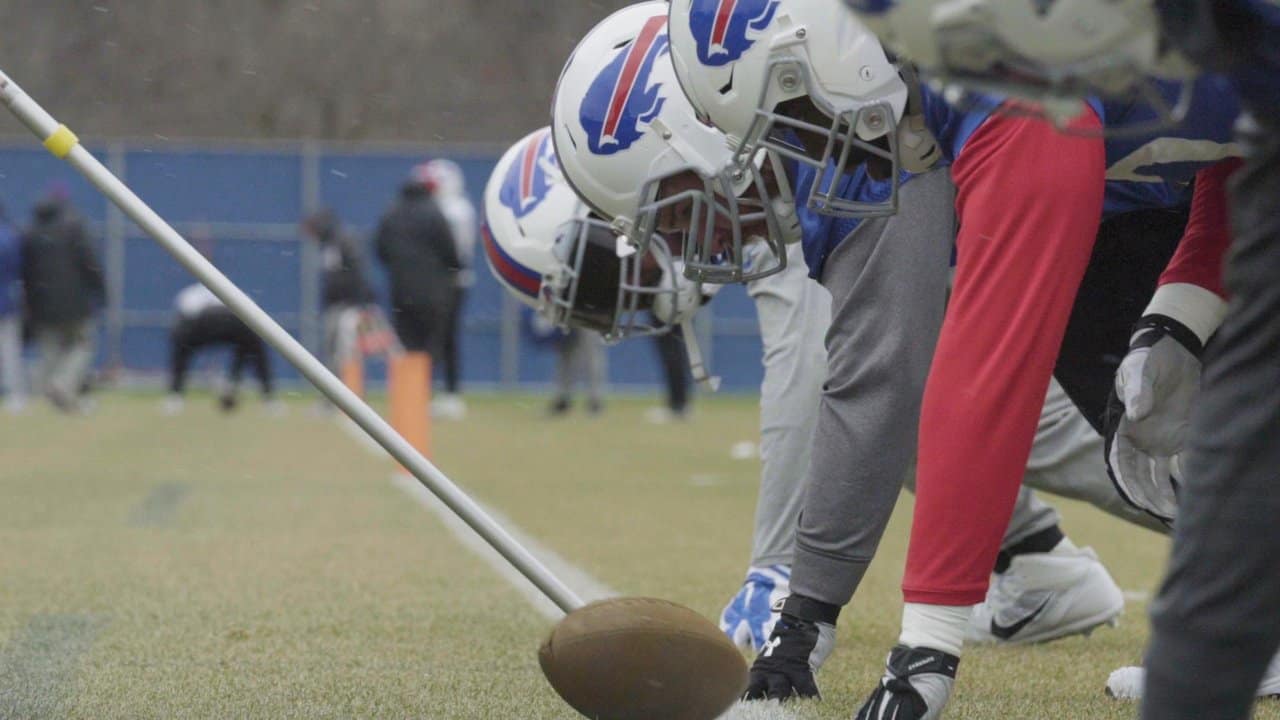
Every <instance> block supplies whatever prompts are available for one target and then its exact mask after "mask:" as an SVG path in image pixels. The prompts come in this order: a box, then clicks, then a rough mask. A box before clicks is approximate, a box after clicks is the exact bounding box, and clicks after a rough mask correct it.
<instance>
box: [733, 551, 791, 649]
mask: <svg viewBox="0 0 1280 720" xmlns="http://www.w3.org/2000/svg"><path fill="white" fill-rule="evenodd" d="M790 580H791V568H789V567H787V566H786V565H768V566H765V567H752V568H750V569H748V571H747V580H746V582H744V583H742V588H741V589H739V590H738V594H737V595H734V596H733V599H732V600H730V601H729V604H728V605H726V606H725V608H724V612H722V613H720V629H721V630H723V631H724V632H725V634H726V635H728V636H729V639H730V640H732V641H733V643H734V644H735V645H737V646H738V647H740V648H742V649H743V650H751V651H752V652H756V653H758V652H760V649H761V648H763V647H764V644H765V642H767V641H768V639H769V636H770V635H771V634H772V633H773V626H774V624H775V623H777V622H778V612H777V611H775V610H774V609H773V606H774V605H775V604H777V603H778V602H779V601H780V600H782V599H784V598H785V597H786V596H787V595H789V594H790V592H791V591H790V588H789V587H788V583H789V582H790Z"/></svg>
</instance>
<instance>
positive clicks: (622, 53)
mask: <svg viewBox="0 0 1280 720" xmlns="http://www.w3.org/2000/svg"><path fill="white" fill-rule="evenodd" d="M666 30H667V16H666V15H657V16H654V17H651V18H649V20H648V22H646V23H645V24H644V27H643V28H642V29H641V30H640V33H639V34H638V35H637V36H636V37H635V39H634V40H632V41H631V42H630V43H628V44H627V45H626V46H625V47H623V48H621V49H620V50H619V51H618V52H617V53H616V54H615V55H614V57H613V59H612V60H610V61H609V64H608V65H606V66H605V68H604V70H602V71H601V72H600V74H599V75H597V76H596V79H595V80H593V81H592V83H591V87H590V88H588V90H587V95H586V97H585V98H583V100H582V107H581V108H580V109H579V113H578V114H579V120H580V121H581V123H582V129H583V130H586V131H587V147H588V148H589V149H590V150H591V152H593V153H595V154H596V155H613V154H614V153H618V152H621V151H623V150H626V149H627V148H629V147H631V146H632V145H633V144H635V143H636V141H638V140H639V139H640V138H642V137H644V133H645V130H646V129H647V128H648V125H649V123H651V122H653V120H654V119H655V118H657V117H658V115H659V114H660V113H661V112H662V106H663V105H664V104H665V103H666V98H665V97H663V96H662V83H658V82H655V83H653V84H650V82H649V80H650V76H651V75H652V74H653V68H654V65H655V64H657V62H658V60H659V59H660V58H662V57H664V56H665V55H667V53H668V52H669V51H670V49H671V44H670V42H669V40H668V38H667V31H666Z"/></svg>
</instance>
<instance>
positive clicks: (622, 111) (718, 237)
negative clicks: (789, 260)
mask: <svg viewBox="0 0 1280 720" xmlns="http://www.w3.org/2000/svg"><path fill="white" fill-rule="evenodd" d="M551 125H552V135H553V137H554V139H555V146H556V151H557V153H558V154H559V156H560V159H561V166H562V168H563V170H564V174H565V178H566V179H567V180H568V181H569V183H570V184H571V185H572V186H573V187H574V189H575V190H577V191H578V194H579V195H580V196H581V197H582V198H583V199H584V200H586V202H587V203H588V204H589V205H590V206H591V207H592V208H593V209H594V210H596V211H597V212H598V213H599V214H600V215H601V216H603V217H605V218H608V219H609V220H610V221H611V222H612V223H613V227H614V229H615V230H617V231H618V233H619V234H622V235H625V236H626V237H627V238H628V239H629V240H630V241H631V242H632V243H633V244H635V245H636V247H638V248H640V249H641V251H643V250H644V249H645V247H646V246H647V243H648V242H649V241H650V239H651V238H653V237H655V236H658V235H660V234H665V236H666V237H667V238H668V240H670V241H672V243H673V244H675V243H676V242H678V243H679V244H680V245H681V249H682V252H683V256H684V261H685V275H686V277H688V278H690V279H692V280H696V281H699V282H708V283H730V282H743V281H746V280H752V279H757V278H761V277H764V276H766V275H770V274H773V273H775V272H778V271H779V270H781V269H783V268H784V267H785V266H786V257H787V253H786V248H785V243H786V241H787V238H789V237H791V236H792V235H794V239H798V233H792V234H791V235H787V234H785V233H784V232H783V231H782V229H781V228H780V226H779V223H778V217H777V212H776V209H775V208H774V206H773V205H772V204H771V203H770V193H769V191H768V190H767V186H766V179H765V173H763V172H761V170H760V165H759V164H758V163H756V164H753V163H746V164H745V165H744V166H742V167H738V166H736V165H735V163H734V152H733V151H732V150H731V149H730V147H729V144H728V142H727V140H726V138H725V136H724V134H722V133H721V132H719V131H717V130H716V129H715V128H712V127H710V126H708V125H706V124H704V123H703V122H701V121H700V119H699V118H698V116H697V114H696V113H695V112H694V110H693V108H692V107H691V106H690V105H689V101H688V100H687V99H686V98H685V96H684V94H683V93H681V91H680V84H679V82H678V81H677V80H676V78H675V72H674V69H673V68H672V66H671V60H670V42H669V39H668V36H667V5H666V3H665V2H658V1H653V2H643V3H639V4H637V5H632V6H630V7H627V8H624V9H622V10H619V11H618V12H616V13H614V14H613V15H610V16H609V17H608V18H606V19H605V20H603V21H601V22H600V24H598V25H597V26H596V27H595V28H594V29H592V30H591V32H589V33H588V34H587V36H586V37H585V38H584V39H583V40H582V42H581V43H579V44H578V47H577V49H576V50H574V52H573V55H572V56H570V58H569V60H568V62H567V63H566V65H565V67H564V71H563V72H562V73H561V76H560V82H559V84H558V86H557V87H556V93H555V98H554V100H553V102H552V123H551ZM792 215H794V212H792ZM794 227H795V228H798V222H796V223H795V225H794ZM753 241H755V242H762V243H764V244H766V246H767V247H768V248H769V253H767V255H768V257H767V259H766V260H765V261H762V262H759V263H757V264H755V265H754V266H752V267H749V268H748V267H747V253H746V252H745V246H746V245H747V244H748V243H750V242H753Z"/></svg>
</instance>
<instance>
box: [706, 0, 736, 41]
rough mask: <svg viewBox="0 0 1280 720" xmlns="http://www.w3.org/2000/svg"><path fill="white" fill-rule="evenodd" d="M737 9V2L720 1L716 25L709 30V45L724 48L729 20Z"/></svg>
mask: <svg viewBox="0 0 1280 720" xmlns="http://www.w3.org/2000/svg"><path fill="white" fill-rule="evenodd" d="M737 7H738V0H720V10H719V12H717V13H716V24H715V26H714V27H713V28H712V30H711V44H712V45H720V46H721V47H723V46H724V38H725V36H726V35H728V34H729V20H730V19H731V18H732V17H733V11H734V9H736V8H737Z"/></svg>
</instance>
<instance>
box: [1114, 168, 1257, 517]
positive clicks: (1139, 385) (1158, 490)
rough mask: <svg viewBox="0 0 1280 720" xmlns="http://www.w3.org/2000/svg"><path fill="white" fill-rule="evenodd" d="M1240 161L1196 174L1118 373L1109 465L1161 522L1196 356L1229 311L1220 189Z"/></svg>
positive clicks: (1132, 499) (1172, 500)
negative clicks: (1184, 218)
mask: <svg viewBox="0 0 1280 720" xmlns="http://www.w3.org/2000/svg"><path fill="white" fill-rule="evenodd" d="M1240 166H1241V161H1240V160H1238V159H1234V158H1233V159H1228V160H1223V161H1222V162H1219V163H1217V164H1215V165H1212V166H1210V167H1208V168H1205V169H1204V170H1201V171H1200V172H1199V173H1198V174H1197V175H1196V189H1195V195H1194V197H1193V199H1192V203H1191V217H1190V220H1189V221H1188V222H1187V230H1186V232H1185V233H1184V235H1183V237H1182V241H1181V243H1179V245H1178V250H1177V252H1176V253H1175V254H1174V257H1173V259H1172V260H1171V261H1170V263H1169V266H1168V267H1167V268H1166V269H1165V272H1164V274H1163V275H1162V276H1161V278H1160V284H1159V287H1158V288H1157V289H1156V292H1155V295H1154V296H1153V297H1152V299H1151V303H1150V304H1149V305H1148V306H1147V309H1146V311H1145V312H1144V313H1143V316H1142V319H1141V320H1139V321H1138V324H1137V326H1136V327H1135V328H1134V332H1133V336H1132V337H1131V338H1130V340H1129V352H1128V354H1126V355H1125V358H1124V360H1123V361H1122V362H1121V363H1120V368H1119V370H1118V371H1117V373H1116V398H1115V400H1114V401H1113V402H1116V403H1118V405H1119V407H1116V411H1115V412H1114V413H1111V416H1112V423H1113V427H1114V430H1112V429H1111V428H1109V432H1108V443H1107V464H1108V467H1109V469H1110V470H1111V476H1112V478H1113V479H1114V480H1115V484H1116V488H1117V489H1118V490H1119V491H1120V494H1121V495H1122V496H1123V497H1124V498H1125V499H1126V500H1128V501H1129V503H1130V504H1132V505H1134V506H1135V507H1137V508H1139V509H1141V510H1145V511H1147V512H1149V513H1151V514H1152V515H1154V516H1155V517H1157V518H1160V519H1161V520H1163V521H1165V522H1172V521H1173V519H1174V516H1175V515H1176V510H1177V495H1176V492H1175V487H1176V481H1175V480H1174V472H1173V467H1172V465H1173V458H1174V456H1176V455H1177V454H1178V453H1179V452H1181V450H1182V448H1183V446H1184V445H1185V443H1186V437H1187V428H1188V426H1189V424H1190V416H1191V405H1192V403H1193V402H1194V401H1195V396H1196V394H1197V392H1198V391H1199V388H1200V355H1201V353H1202V352H1203V350H1204V346H1205V343H1207V342H1208V341H1209V338H1210V337H1211V336H1212V335H1213V333H1214V332H1215V331H1216V330H1217V329H1218V325H1220V324H1221V323H1222V319H1223V317H1224V316H1225V315H1226V312H1227V301H1226V298H1225V295H1226V292H1225V290H1224V289H1223V276H1222V275H1223V262H1224V258H1225V256H1226V252H1227V248H1228V246H1229V245H1230V243H1231V225H1230V220H1229V218H1228V208H1227V192H1226V183H1227V181H1228V179H1229V178H1230V177H1231V175H1232V174H1234V173H1235V172H1236V171H1237V170H1239V169H1240Z"/></svg>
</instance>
